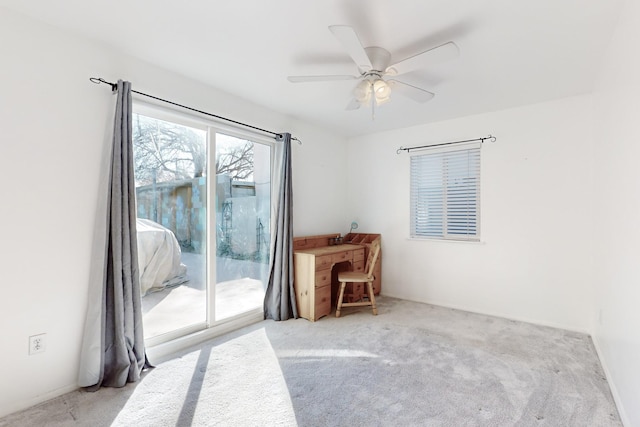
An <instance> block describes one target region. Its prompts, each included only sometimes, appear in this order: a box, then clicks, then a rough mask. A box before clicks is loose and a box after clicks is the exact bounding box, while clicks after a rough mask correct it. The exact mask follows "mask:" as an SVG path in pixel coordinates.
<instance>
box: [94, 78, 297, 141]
mask: <svg viewBox="0 0 640 427" xmlns="http://www.w3.org/2000/svg"><path fill="white" fill-rule="evenodd" d="M89 81H90V82H91V83H95V84H97V85H99V84H101V83H104V84H107V85H109V86H111V91H113V92H115V91H116V90H117V89H118V85H117V84H115V83H111V82H108V81H106V80H105V79H103V78H102V77H100V78H98V77H90V78H89ZM131 92H133V93H137V94H138V95H142V96H146V97H148V98H152V99H155V100H156V101H162V102H166V103H167V104H171V105H175V106H176V107H180V108H184V109H186V110H191V111H195V112H196V113H200V114H204V115H205V116H210V117H215V118H216V119H220V120H224V121H227V122H230V123H234V124H236V125H240V126H244V127H247V128H251V129H254V130H257V131H260V132H264V133H268V134H271V135H273V136H274V137H282V134H281V133H277V132H272V131H270V130H266V129H261V128H259V127H256V126H251V125H248V124H246V123H242V122H238V121H236V120H232V119H228V118H226V117H222V116H218V115H216V114H212V113H207V112H206V111H202V110H198V109H195V108H191V107H187V106H186V105H182V104H178V103H177V102H173V101H169V100H166V99H162V98H158V97H157V96H153V95H149V94H146V93H144V92H138V91H137V90H133V89H131ZM291 139H292V140H294V141H297V142H298V144H300V145H302V141H300V140H299V139H298V138H296V137H294V136H292V137H291Z"/></svg>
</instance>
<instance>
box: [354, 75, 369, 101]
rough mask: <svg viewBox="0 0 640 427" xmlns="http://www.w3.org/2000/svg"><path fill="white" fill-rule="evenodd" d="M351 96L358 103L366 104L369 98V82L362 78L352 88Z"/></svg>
mask: <svg viewBox="0 0 640 427" xmlns="http://www.w3.org/2000/svg"><path fill="white" fill-rule="evenodd" d="M353 96H354V98H355V99H356V100H357V101H358V102H359V103H360V104H368V103H369V101H370V100H371V83H370V82H369V81H368V80H362V81H361V82H360V83H358V85H357V86H356V87H355V89H354V90H353Z"/></svg>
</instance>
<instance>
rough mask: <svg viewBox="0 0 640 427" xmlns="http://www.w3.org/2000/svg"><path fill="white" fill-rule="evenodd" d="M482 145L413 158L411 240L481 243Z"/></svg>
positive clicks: (467, 146)
mask: <svg viewBox="0 0 640 427" xmlns="http://www.w3.org/2000/svg"><path fill="white" fill-rule="evenodd" d="M479 220H480V144H474V145H473V146H469V145H466V146H464V147H457V148H455V149H453V150H452V149H449V150H446V151H439V152H430V153H426V154H420V155H414V156H412V157H411V237H428V238H441V239H450V240H480V230H479V223H480V221H479Z"/></svg>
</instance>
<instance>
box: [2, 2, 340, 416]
mask: <svg viewBox="0 0 640 427" xmlns="http://www.w3.org/2000/svg"><path fill="white" fill-rule="evenodd" d="M0 40H3V42H2V43H0V58H1V61H2V67H0V81H1V82H2V95H1V96H0V138H2V142H1V143H0V182H1V183H2V185H0V200H2V205H3V209H2V213H1V214H0V219H1V222H2V225H3V227H2V238H1V241H2V257H0V259H1V261H0V269H1V271H2V298H0V325H2V328H1V335H0V346H1V348H2V352H1V353H0V378H1V379H2V380H1V386H0V416H2V415H5V414H7V413H10V412H13V411H15V410H18V409H21V408H24V407H26V406H29V405H32V404H34V403H38V402H40V401H43V400H46V399H47V398H50V397H53V396H56V395H58V394H61V393H62V392H65V391H68V390H71V389H73V388H75V387H76V379H77V373H78V372H77V370H78V360H79V352H80V340H81V337H82V330H83V325H84V316H85V311H86V301H87V289H88V280H89V264H90V249H91V241H92V237H93V236H92V234H93V227H94V220H95V216H96V205H97V201H98V185H99V180H100V174H101V173H102V171H103V170H104V162H105V161H106V156H105V152H106V147H107V145H106V144H105V134H106V133H107V132H106V131H107V129H109V128H110V127H111V126H112V125H111V122H112V117H113V109H112V105H113V101H114V97H113V96H112V95H111V91H110V90H109V88H108V87H107V86H96V85H93V84H91V83H90V82H89V81H88V78H89V77H92V76H95V77H104V78H105V79H107V80H110V81H115V80H117V79H118V78H122V79H124V80H129V81H131V82H132V83H133V87H134V89H136V90H139V91H142V92H147V93H151V94H154V95H157V96H161V97H164V98H168V99H171V100H174V101H176V102H180V103H183V104H186V105H191V106H194V107H197V108H199V109H203V110H208V111H211V112H213V113H216V114H220V115H223V116H227V117H230V118H233V119H235V120H240V121H245V122H248V123H251V124H253V125H255V126H258V127H262V128H266V129H272V130H274V131H287V130H290V131H291V132H292V133H293V134H294V135H295V136H298V137H299V138H300V139H302V140H303V141H304V146H302V147H300V146H298V145H297V144H294V145H293V161H294V170H293V173H294V177H295V183H294V192H295V195H294V205H295V207H294V208H295V210H296V220H295V223H294V230H295V232H296V234H311V233H319V232H323V231H325V230H328V229H329V230H334V229H341V228H344V215H343V213H342V208H343V206H344V204H345V201H346V194H345V192H343V191H335V188H340V187H341V186H342V183H343V182H345V181H346V174H345V173H344V172H343V171H344V170H345V165H346V148H345V146H346V144H345V141H344V140H343V139H340V138H337V137H336V136H335V135H333V134H331V133H330V132H325V131H322V130H319V129H317V128H314V127H312V126H308V125H305V124H304V123H300V122H295V121H293V120H291V119H290V118H288V117H286V116H283V115H280V114H276V113H274V112H271V111H269V110H266V109H264V108H261V107H258V106H256V105H253V104H251V103H249V102H246V101H243V100H241V99H238V98H234V97H232V96H229V95H227V94H225V93H224V92H221V91H218V90H215V89H212V88H210V87H207V86H204V85H202V84H200V83H198V82H195V81H192V80H189V79H186V78H184V77H181V76H178V75H175V74H171V73H169V72H166V71H163V70H161V69H158V68H156V67H153V66H151V65H149V64H145V63H142V62H140V61H137V60H135V59H132V58H129V57H126V56H124V55H120V54H117V53H114V52H112V51H110V50H109V49H106V48H104V47H102V46H101V45H99V44H96V43H92V42H89V41H86V40H81V39H78V38H76V37H75V36H73V35H70V34H67V33H63V32H60V31H58V30H56V29H54V28H52V27H49V26H46V25H43V24H40V23H38V22H36V21H32V20H30V19H26V18H23V17H22V16H20V15H17V14H15V13H13V12H10V11H7V10H5V9H2V8H0ZM309 195H313V197H309ZM319 212H321V213H322V214H321V215H319V214H318V213H319ZM38 333H46V334H47V340H48V342H47V349H46V352H45V353H42V354H39V355H33V356H28V354H27V348H28V337H29V336H30V335H34V334H38Z"/></svg>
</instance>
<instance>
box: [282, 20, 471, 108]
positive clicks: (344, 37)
mask: <svg viewBox="0 0 640 427" xmlns="http://www.w3.org/2000/svg"><path fill="white" fill-rule="evenodd" d="M329 30H330V31H331V32H332V33H333V35H334V36H335V37H336V38H337V39H338V41H340V43H341V44H342V45H343V46H344V48H345V49H346V51H347V53H348V54H349V56H350V57H351V59H353V61H354V62H355V63H356V65H357V66H358V75H323V76H289V77H287V79H288V80H289V81H290V82H292V83H304V82H321V81H335V80H360V82H359V83H358V84H357V85H356V87H355V88H354V89H353V99H352V100H351V102H350V103H349V105H347V110H356V109H358V108H360V107H361V106H363V105H369V104H370V105H371V107H372V109H374V108H375V106H379V105H382V104H384V103H386V102H388V101H389V100H390V99H391V92H392V91H393V92H397V93H400V94H402V95H404V96H406V97H408V98H410V99H412V100H414V101H416V102H420V103H422V102H427V101H429V100H430V99H431V98H433V97H434V96H435V94H434V93H432V92H429V91H428V90H426V89H423V88H420V87H417V86H413V85H411V84H409V83H406V82H403V81H401V80H398V79H397V78H396V76H400V75H402V74H405V73H408V72H411V71H414V70H417V69H421V68H425V67H429V66H431V65H433V64H437V63H440V62H444V61H447V60H450V59H453V58H456V57H457V56H458V53H459V50H458V46H456V44H455V43H453V42H448V43H445V44H443V45H440V46H437V47H434V48H432V49H429V50H426V51H424V52H420V53H418V54H416V55H413V56H411V57H409V58H406V59H403V60H402V61H399V62H396V63H394V64H391V63H390V62H391V54H390V53H389V51H387V50H386V49H383V48H381V47H377V46H371V47H363V46H362V44H361V43H360V39H358V35H357V34H356V32H355V31H354V29H353V28H352V27H350V26H348V25H331V26H330V27H329Z"/></svg>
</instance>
